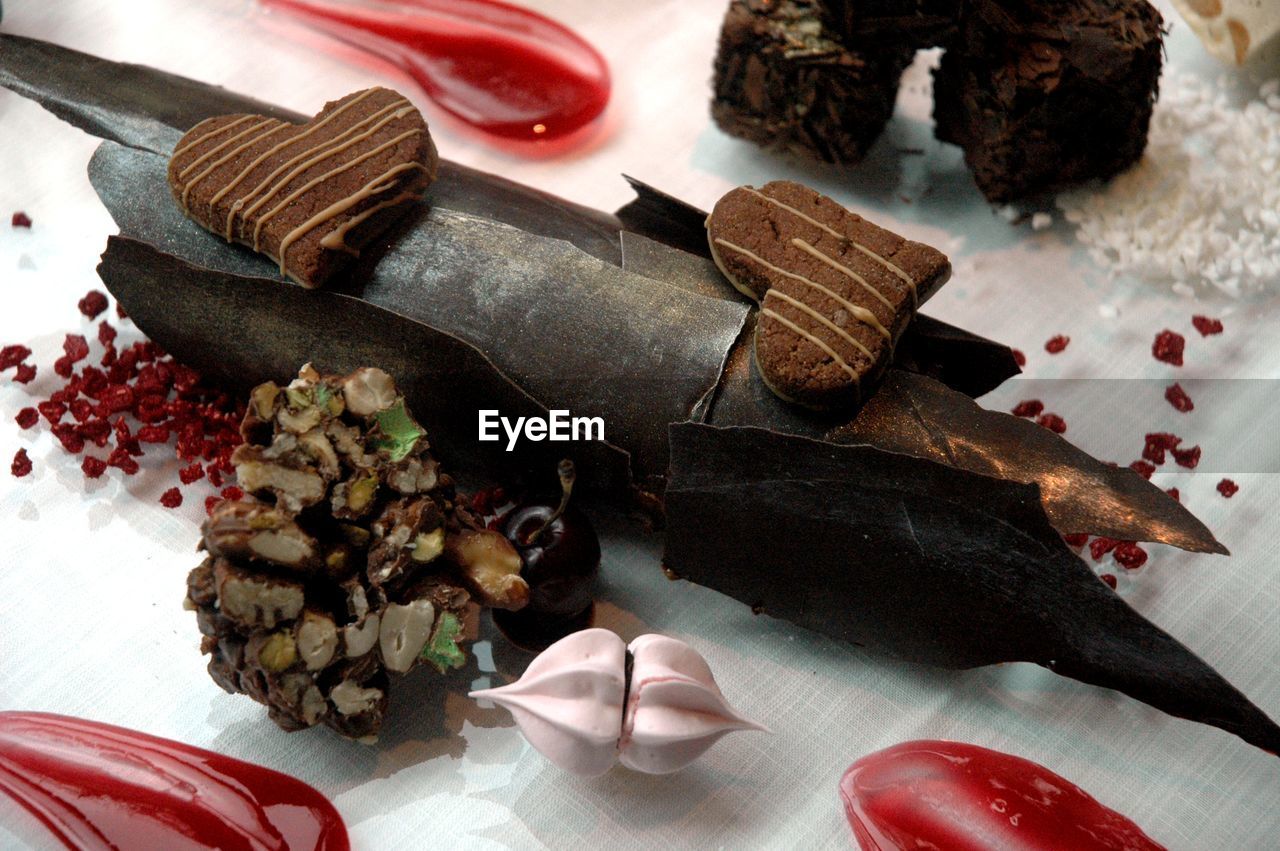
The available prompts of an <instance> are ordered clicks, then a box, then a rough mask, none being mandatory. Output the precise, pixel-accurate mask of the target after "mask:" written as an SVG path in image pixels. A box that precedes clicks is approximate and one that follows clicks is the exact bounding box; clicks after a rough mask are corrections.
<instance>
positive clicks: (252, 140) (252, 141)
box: [178, 121, 289, 211]
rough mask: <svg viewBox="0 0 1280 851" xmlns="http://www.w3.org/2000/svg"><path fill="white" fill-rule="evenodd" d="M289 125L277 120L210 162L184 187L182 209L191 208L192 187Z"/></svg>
mask: <svg viewBox="0 0 1280 851" xmlns="http://www.w3.org/2000/svg"><path fill="white" fill-rule="evenodd" d="M255 126H256V127H264V126H266V123H263V124H258V125H255ZM288 126H289V125H288V124H287V123H285V122H283V121H277V122H275V126H274V127H270V128H268V129H267V130H266V132H263V133H259V134H258V135H256V136H250V137H249V141H247V142H242V143H240V144H239V145H237V146H236V147H234V148H232V149H231V151H230V153H227V154H225V155H223V156H221V157H219V158H218V159H216V160H214V161H213V162H212V163H210V164H209V166H208V167H207V168H205V170H204V171H202V172H200V173H199V174H197V175H196V176H195V177H193V178H191V179H190V180H189V181H187V185H186V186H184V187H183V189H182V209H183V210H184V211H189V210H190V209H191V207H190V202H189V198H190V196H191V189H192V187H194V186H195V185H196V184H197V183H199V182H200V181H202V180H204V179H205V178H206V177H208V176H209V175H211V174H213V172H215V171H217V170H218V169H219V168H221V167H222V166H224V165H226V164H227V163H229V162H231V161H232V160H233V159H235V158H236V157H238V156H240V155H241V154H243V153H244V152H245V151H247V150H249V149H250V148H252V147H253V146H254V145H256V144H258V143H259V142H261V141H262V140H263V139H265V138H267V137H268V136H270V135H272V134H274V133H279V132H280V131H281V130H284V129H285V128H287V127H288ZM185 173H186V169H183V171H182V173H180V174H179V175H178V176H179V177H181V176H182V174H185ZM216 197H217V196H215V199H216ZM209 209H210V211H212V210H213V202H212V201H211V202H210V203H209Z"/></svg>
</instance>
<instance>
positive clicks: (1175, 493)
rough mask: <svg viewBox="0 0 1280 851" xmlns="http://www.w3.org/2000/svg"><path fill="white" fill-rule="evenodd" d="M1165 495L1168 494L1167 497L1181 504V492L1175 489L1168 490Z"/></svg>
mask: <svg viewBox="0 0 1280 851" xmlns="http://www.w3.org/2000/svg"><path fill="white" fill-rule="evenodd" d="M1165 493H1167V494H1169V496H1171V497H1173V498H1174V499H1175V500H1176V501H1178V502H1182V492H1181V491H1179V490H1178V489H1177V488H1169V489H1168V490H1166V491H1165Z"/></svg>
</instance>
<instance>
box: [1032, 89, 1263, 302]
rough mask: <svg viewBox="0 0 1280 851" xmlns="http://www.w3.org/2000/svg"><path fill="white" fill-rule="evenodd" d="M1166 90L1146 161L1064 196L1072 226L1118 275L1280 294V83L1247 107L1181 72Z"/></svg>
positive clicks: (1061, 203) (1186, 289)
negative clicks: (1233, 103)
mask: <svg viewBox="0 0 1280 851" xmlns="http://www.w3.org/2000/svg"><path fill="white" fill-rule="evenodd" d="M1160 92H1161V97H1160V102H1159V103H1158V104H1156V109H1155V113H1154V115H1153V116H1152V119H1151V133H1150V137H1149V139H1148V142H1147V152H1146V155H1145V156H1144V157H1143V159H1142V161H1141V162H1140V163H1138V165H1136V166H1135V167H1134V168H1132V169H1130V170H1129V171H1128V172H1126V173H1125V174H1122V175H1120V176H1119V177H1117V178H1115V179H1114V180H1112V181H1111V182H1110V183H1108V184H1107V185H1105V186H1102V187H1089V188H1084V189H1077V190H1073V191H1071V192H1068V193H1064V194H1062V195H1059V196H1058V199H1057V205H1058V207H1059V209H1061V210H1062V213H1063V218H1065V219H1066V220H1067V221H1068V222H1069V223H1071V224H1072V225H1073V226H1074V227H1075V229H1076V237H1077V239H1079V240H1080V242H1081V243H1082V244H1083V245H1084V246H1085V247H1086V249H1087V250H1088V252H1089V255H1090V256H1091V257H1092V258H1093V259H1094V260H1095V261H1096V262H1098V263H1099V264H1101V265H1103V266H1105V267H1107V268H1108V269H1109V271H1111V272H1112V273H1113V274H1128V275H1133V276H1135V277H1139V278H1144V279H1147V280H1151V281H1156V282H1163V283H1166V284H1169V285H1170V286H1172V287H1173V289H1174V291H1175V292H1179V293H1182V294H1189V293H1193V292H1194V291H1195V289H1196V288H1206V287H1214V288H1217V289H1218V290H1221V291H1222V292H1225V293H1228V294H1230V295H1233V296H1236V295H1240V294H1241V293H1245V292H1251V291H1257V290H1260V289H1264V288H1276V289H1280V80H1271V81H1268V82H1267V83H1265V84H1263V85H1262V87H1261V88H1260V89H1259V92H1258V96H1259V98H1258V99H1257V100H1254V101H1251V102H1249V103H1248V104H1246V105H1245V106H1244V107H1234V106H1231V105H1230V104H1229V102H1228V99H1227V90H1226V84H1225V83H1224V82H1222V81H1219V82H1217V83H1216V84H1215V83H1211V82H1208V81H1205V80H1201V79H1199V78H1197V77H1194V76H1191V75H1188V74H1179V73H1177V72H1174V71H1168V72H1166V73H1165V75H1164V78H1163V79H1162V80H1161V83H1160ZM1051 222H1052V220H1051V219H1050V221H1049V222H1048V223H1045V224H1043V225H1041V227H1048V225H1049V224H1050V223H1051ZM1031 224H1032V227H1033V228H1036V229H1039V227H1037V224H1036V220H1035V217H1032V223H1031Z"/></svg>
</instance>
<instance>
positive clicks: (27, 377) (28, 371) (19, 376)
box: [13, 363, 36, 384]
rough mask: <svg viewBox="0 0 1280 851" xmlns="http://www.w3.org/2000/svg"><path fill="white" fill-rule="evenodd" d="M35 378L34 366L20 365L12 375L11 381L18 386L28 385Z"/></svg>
mask: <svg viewBox="0 0 1280 851" xmlns="http://www.w3.org/2000/svg"><path fill="white" fill-rule="evenodd" d="M35 377H36V367H35V364H30V363H20V364H18V368H17V369H16V370H15V371H14V373H13V380H14V381H16V382H18V383H19V384H30V383H31V382H32V380H33V379H34V378H35Z"/></svg>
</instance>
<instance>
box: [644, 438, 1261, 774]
mask: <svg viewBox="0 0 1280 851" xmlns="http://www.w3.org/2000/svg"><path fill="white" fill-rule="evenodd" d="M671 432H672V437H671V447H672V454H671V458H672V460H671V465H672V466H671V478H670V481H669V482H668V485H667V492H666V500H667V529H666V546H665V550H664V554H663V563H664V566H665V567H666V568H668V569H669V570H671V571H674V572H675V573H676V574H678V575H679V576H681V577H683V578H685V579H688V580H690V581H693V582H697V583H698V584H700V585H706V586H707V587H709V588H714V589H715V590H717V591H721V592H723V593H725V594H728V595H729V596H731V597H733V598H735V599H737V600H739V601H741V602H743V603H745V604H746V605H748V606H758V607H759V608H760V609H761V610H762V611H763V612H764V613H766V614H769V615H772V616H774V617H780V618H785V619H787V620H789V621H792V622H794V623H797V624H800V625H801V626H805V627H807V628H809V629H812V630H815V631H817V632H820V633H823V634H824V635H829V636H831V637H833V638H838V639H841V640H843V641H848V642H851V643H853V644H858V645H862V646H865V647H868V648H871V649H874V650H878V651H882V652H886V653H890V654H893V655H895V656H899V657H902V658H904V659H907V660H909V661H912V662H918V663H923V664H929V665H937V666H941V667H947V668H969V667H975V666H979V665H989V664H994V663H998V662H1012V661H1027V662H1036V663H1038V664H1041V665H1044V666H1045V667H1047V668H1049V669H1050V670H1052V671H1054V672H1056V673H1058V674H1062V675H1063V676H1067V677H1071V678H1073V679H1077V680H1080V681H1082V682H1087V683H1092V684H1094V685H1100V686H1103V687H1106V688H1114V689H1117V690H1119V691H1122V692H1124V693H1125V694H1128V695H1130V696H1132V697H1134V698H1137V699H1138V700H1141V701H1143V702H1145V703H1148V704H1149V705H1151V706H1154V707H1156V708H1157V709H1160V710H1162V711H1164V712H1167V713H1169V714H1170V715H1176V716H1178V717H1182V718H1189V719H1191V720H1193V721H1199V722H1201V723H1205V724H1211V725H1213V726H1216V727H1219V728H1221V729H1223V730H1227V731H1228V732H1231V733H1234V734H1235V735H1238V736H1240V737H1241V738H1242V739H1244V740H1245V741H1247V742H1249V743H1251V744H1254V745H1256V746H1258V747H1260V748H1263V749H1265V750H1269V751H1271V752H1272V753H1276V752H1280V727H1277V726H1276V725H1275V723H1274V722H1272V721H1271V720H1270V719H1269V718H1267V716H1266V715H1265V714H1263V713H1262V711H1261V710H1259V709H1258V708H1257V707H1256V706H1254V705H1253V704H1252V703H1250V702H1249V700H1248V699H1247V698H1246V697H1245V696H1244V695H1243V694H1241V693H1240V692H1239V691H1237V690H1236V689H1235V688H1234V687H1232V686H1231V685H1230V684H1229V683H1228V682H1226V681H1225V680H1224V679H1223V678H1222V677H1221V675H1219V674H1218V673H1217V672H1216V671H1214V670H1213V669H1212V668H1211V667H1209V666H1208V665H1207V664H1205V663H1204V662H1203V661H1202V660H1200V659H1199V658H1197V657H1196V656H1195V654H1194V653H1192V652H1191V651H1190V650H1188V649H1187V648H1186V647H1184V646H1183V645H1182V644H1180V643H1178V642H1177V641H1176V640H1174V639H1173V638H1171V637H1170V636H1169V635H1168V634H1166V633H1165V632H1163V631H1162V630H1160V629H1159V628H1158V627H1156V626H1155V625H1154V624H1152V623H1151V622H1149V621H1147V620H1146V619H1144V618H1143V617H1142V616H1141V615H1140V614H1138V613H1137V612H1136V611H1134V610H1133V609H1132V608H1130V607H1129V606H1128V605H1126V604H1125V602H1124V601H1123V600H1121V599H1120V598H1119V597H1118V596H1117V595H1116V594H1115V593H1114V592H1113V591H1111V590H1110V589H1109V588H1108V587H1107V586H1106V585H1105V584H1103V583H1102V582H1100V581H1098V577H1097V576H1095V575H1094V573H1093V572H1092V571H1091V570H1090V569H1089V568H1088V566H1087V565H1085V564H1084V563H1083V562H1081V561H1080V559H1079V557H1078V556H1076V555H1075V554H1074V553H1073V552H1072V551H1071V550H1070V549H1069V548H1068V547H1067V546H1066V544H1065V543H1064V542H1063V540H1062V537H1061V535H1060V534H1059V533H1058V531H1057V530H1056V529H1054V527H1053V526H1052V525H1050V523H1049V521H1048V518H1047V517H1046V516H1045V512H1044V509H1043V508H1042V507H1041V502H1040V494H1039V492H1038V488H1037V487H1036V486H1035V485H1024V484H1019V483H1015V482H1008V481H1001V480H999V479H993V478H989V477H987V476H981V475H977V474H975V473H971V472H968V471H966V470H961V469H958V468H956V467H951V466H946V465H943V464H938V463H935V462H933V461H929V460H924V459H920V458H912V457H910V456H907V455H901V454H897V453H893V452H886V451H883V450H881V449H878V448H875V447H871V446H837V445H833V444H830V443H824V442H821V441H815V440H809V439H805V438H800V437H789V436H784V435H780V434H777V433H776V432H771V431H766V430H762V429H753V428H715V427H712V426H707V425H700V424H696V423H681V424H676V425H673V426H672V427H671ZM745 612H746V610H745V609H744V613H745Z"/></svg>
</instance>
